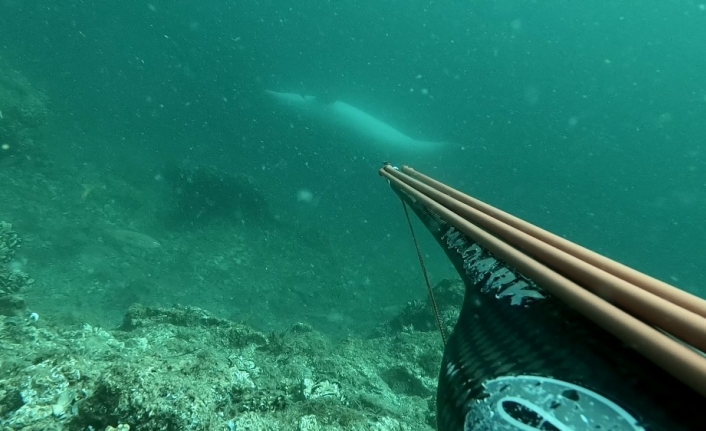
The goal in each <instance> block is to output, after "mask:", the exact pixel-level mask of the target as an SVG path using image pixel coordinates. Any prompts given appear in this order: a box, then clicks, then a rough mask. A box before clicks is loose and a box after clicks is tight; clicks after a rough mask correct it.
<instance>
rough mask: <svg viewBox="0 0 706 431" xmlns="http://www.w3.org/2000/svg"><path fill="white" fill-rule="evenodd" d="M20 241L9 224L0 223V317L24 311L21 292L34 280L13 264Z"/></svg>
mask: <svg viewBox="0 0 706 431" xmlns="http://www.w3.org/2000/svg"><path fill="white" fill-rule="evenodd" d="M21 245H22V240H21V239H20V237H19V236H18V235H17V233H16V232H15V231H14V230H13V229H12V225H11V224H10V223H6V222H4V221H0V315H3V316H16V315H19V314H21V313H22V312H24V311H25V309H26V306H25V301H24V297H23V296H22V294H21V293H22V292H23V291H25V290H26V289H27V288H28V287H29V286H30V285H31V284H32V283H34V280H33V279H32V278H30V276H29V275H27V274H25V273H24V272H23V271H22V269H21V267H20V266H19V265H17V264H16V262H15V260H14V259H15V253H16V252H17V250H18V249H19V248H20V246H21Z"/></svg>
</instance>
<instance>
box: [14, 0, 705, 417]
mask: <svg viewBox="0 0 706 431" xmlns="http://www.w3.org/2000/svg"><path fill="white" fill-rule="evenodd" d="M704 41H706V3H703V2H700V1H698V0H697V1H690V0H683V1H673V2H664V1H655V0H644V1H641V2H615V1H609V0H595V1H590V2H576V1H566V0H563V1H554V2H539V1H509V0H473V1H471V0H467V1H462V0H455V1H450V0H449V1H435V0H407V1H400V0H375V1H372V0H363V1H361V0H356V1H353V0H338V1H330V0H319V1H299V2H295V1H288V0H250V1H234V0H203V1H198V2H197V1H185V0H175V1H169V2H166V1H161V0H159V1H136V0H125V1H121V2H100V1H90V0H63V1H61V2H59V1H55V0H35V1H32V2H25V1H21V0H0V430H32V431H44V430H47V431H48V430H94V431H99V430H100V431H108V430H121V431H127V430H146V431H151V430H205V431H234V430H238V431H242V430H292V431H342V430H354V431H367V430H370V431H431V430H437V429H438V430H440V431H445V430H446V429H448V428H444V427H441V426H438V425H437V424H438V418H437V408H438V406H439V404H438V403H437V387H438V385H439V373H440V367H441V364H442V357H443V356H444V346H445V342H446V338H445V334H449V333H451V332H453V328H454V326H455V325H456V322H457V320H458V319H459V313H460V310H461V308H462V304H463V303H464V292H465V290H466V287H467V285H464V280H462V277H459V273H458V272H457V270H456V268H454V265H452V264H451V263H450V262H449V259H447V256H446V255H445V254H444V252H443V250H442V249H441V248H440V247H439V245H438V244H437V243H436V241H435V238H433V237H432V236H431V235H429V234H428V233H427V232H426V230H427V228H429V229H430V230H431V229H432V228H433V226H432V227H430V225H431V224H433V223H430V222H425V223H422V222H420V221H419V220H418V219H417V218H416V217H414V216H413V214H411V212H410V213H407V210H406V207H405V206H404V205H405V204H404V203H401V202H400V197H398V196H397V195H396V194H395V193H394V192H392V191H391V189H390V186H389V185H388V181H387V180H386V179H383V178H381V177H380V175H379V172H378V171H379V170H380V168H382V167H383V165H384V164H388V163H389V164H392V165H394V166H402V165H409V166H412V167H413V168H415V169H416V170H417V171H419V172H423V173H425V174H427V175H430V176H432V177H434V178H436V179H437V180H439V181H443V182H444V183H446V184H448V185H449V186H451V187H454V188H456V189H459V190H461V191H463V192H464V193H468V194H470V195H471V196H474V197H476V198H478V199H481V200H483V201H485V202H487V203H489V204H491V205H493V206H495V207H497V208H501V209H502V210H504V211H507V212H509V213H511V214H514V215H516V216H518V217H521V218H523V219H525V220H527V221H529V222H531V223H533V224H536V225H538V226H541V227H542V228H544V229H547V230H549V231H551V232H553V233H555V234H557V235H559V236H561V237H563V238H566V239H569V240H571V241H574V242H576V243H578V244H581V245H582V246H585V247H587V248H589V249H591V250H593V251H595V252H598V253H600V254H603V255H605V256H607V257H609V258H611V259H615V260H616V261H619V262H622V263H624V264H625V265H628V266H630V267H633V268H634V269H636V270H638V271H642V272H644V273H646V274H649V275H650V276H652V277H655V278H657V279H659V280H662V281H665V282H667V283H670V284H672V285H674V286H677V287H679V288H680V289H683V290H685V291H687V292H689V293H691V294H693V295H696V296H699V297H701V298H704V297H706V284H705V283H704V278H706V266H705V265H704V257H705V256H706V254H705V253H704V244H706V227H705V226H706V224H705V223H704V220H706V73H705V72H706V44H704ZM406 216H407V217H409V219H408V218H407V217H406ZM408 220H411V222H410V223H408ZM410 228H412V229H413V232H414V237H413V234H412V233H411V231H410ZM415 246H417V247H418V248H417V247H415ZM417 250H419V254H418V251H417ZM420 262H421V265H420ZM425 277H428V281H429V283H430V287H429V289H428V288H427V284H426V281H425ZM428 290H429V291H433V294H434V295H433V297H432V298H435V299H434V300H430V299H429V298H430V297H429V293H428ZM440 329H441V331H440ZM440 332H441V333H440ZM489 342H492V340H490V341H489ZM702 401H703V400H702ZM635 426H636V427H637V425H635ZM460 429H463V428H460ZM465 429H468V430H470V429H478V430H491V429H498V430H501V429H505V428H492V427H490V428H489V427H486V428H483V427H482V426H478V427H476V428H473V427H470V426H469V425H468V422H467V423H466V428H465ZM507 429H510V428H507ZM512 429H538V430H539V429H542V430H562V431H564V430H565V429H566V430H568V429H573V428H562V427H560V426H556V427H554V428H552V426H547V427H544V428H540V427H537V428H512ZM576 429H579V428H576ZM615 429H616V430H623V429H625V430H627V429H628V428H615ZM629 429H631V430H637V429H649V430H651V429H662V428H657V427H655V428H650V427H649V426H647V427H646V428H629ZM665 429H668V428H665ZM674 429H677V428H674ZM678 429H682V428H678Z"/></svg>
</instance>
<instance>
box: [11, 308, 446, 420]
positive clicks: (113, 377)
mask: <svg viewBox="0 0 706 431" xmlns="http://www.w3.org/2000/svg"><path fill="white" fill-rule="evenodd" d="M58 324H59V322H56V323H53V322H50V321H48V320H47V319H44V320H43V321H42V322H40V323H39V324H34V325H32V324H24V325H17V324H10V322H9V321H8V318H5V317H2V316H0V351H2V352H3V358H2V361H0V429H3V430H5V429H7V430H13V429H14V430H20V429H22V430H26V431H35V430H36V431H40V430H54V429H75V430H89V429H92V430H95V431H107V430H116V429H119V430H128V429H135V430H143V431H152V430H154V431H157V430H180V431H191V430H193V431H224V430H253V431H254V430H292V431H344V430H345V431H349V430H352V431H373V430H374V431H432V430H433V427H432V426H431V425H430V423H432V421H433V410H434V408H433V405H434V402H433V393H434V391H435V386H436V374H437V373H438V364H439V362H440V360H441V346H440V344H439V342H438V339H437V337H435V336H434V334H424V333H420V332H417V333H411V332H410V333H405V334H400V335H399V336H396V337H394V338H381V339H376V340H361V339H349V340H346V341H345V342H343V343H341V344H339V345H337V346H333V345H331V344H330V342H329V341H328V340H327V339H326V338H325V337H323V336H322V335H321V334H319V333H317V332H316V331H315V330H314V329H313V328H312V327H310V326H308V325H306V324H296V325H294V326H292V327H291V328H290V329H288V330H286V331H283V332H274V333H271V334H264V333H261V332H258V331H256V330H254V329H252V328H250V327H248V326H247V325H243V324H239V323H235V322H231V321H228V320H225V319H220V318H217V317H215V316H211V315H209V314H208V313H207V312H205V311H203V310H201V309H198V308H194V307H179V306H178V307H174V308H153V307H145V306H139V305H136V306H134V307H132V308H131V309H130V311H129V312H128V313H127V315H126V317H125V321H124V323H123V326H122V329H121V330H105V329H101V328H98V327H94V326H91V325H88V324H84V325H83V327H82V328H80V329H76V328H70V329H68V328H63V329H62V328H58V327H56V326H58ZM28 340H31V342H30V343H28V342H27V341H28Z"/></svg>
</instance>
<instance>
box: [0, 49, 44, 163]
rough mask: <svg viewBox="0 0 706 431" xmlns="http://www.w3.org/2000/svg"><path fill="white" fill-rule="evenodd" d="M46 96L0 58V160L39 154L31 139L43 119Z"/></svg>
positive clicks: (24, 157) (26, 157)
mask: <svg viewBox="0 0 706 431" xmlns="http://www.w3.org/2000/svg"><path fill="white" fill-rule="evenodd" d="M46 103H47V97H46V96H45V95H44V93H42V92H40V91H38V90H37V89H35V88H34V87H32V85H31V84H30V83H29V81H28V80H27V78H25V77H24V76H23V75H22V74H21V73H20V72H18V71H17V70H14V69H13V68H12V67H10V65H9V64H8V63H7V62H5V61H3V59H2V58H0V159H6V158H14V159H15V160H27V159H29V158H33V157H37V156H39V155H41V153H42V151H41V149H40V148H39V146H38V144H37V143H36V142H35V141H34V139H33V137H34V136H35V134H36V133H37V131H38V129H39V128H40V127H41V126H42V125H44V123H45V122H46V118H47V112H48V111H47V105H46Z"/></svg>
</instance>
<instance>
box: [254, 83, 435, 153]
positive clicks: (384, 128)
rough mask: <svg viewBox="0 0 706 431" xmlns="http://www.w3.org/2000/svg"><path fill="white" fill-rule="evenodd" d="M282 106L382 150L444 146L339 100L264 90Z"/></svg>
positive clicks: (420, 150)
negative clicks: (403, 130) (405, 132)
mask: <svg viewBox="0 0 706 431" xmlns="http://www.w3.org/2000/svg"><path fill="white" fill-rule="evenodd" d="M265 92H266V93H267V94H268V95H270V96H272V97H273V98H274V99H276V100H277V101H279V102H281V103H282V104H284V105H286V106H288V107H290V108H292V109H294V110H296V111H297V112H301V113H302V114H304V115H307V116H309V117H312V118H315V119H316V120H318V121H319V122H321V123H324V124H327V125H330V126H334V127H335V128H337V129H340V130H343V131H345V132H348V133H350V134H352V135H354V136H355V137H356V138H358V139H360V140H363V141H366V142H370V143H372V144H374V145H376V146H378V147H383V148H382V149H384V150H407V151H412V152H422V151H428V150H434V149H438V148H441V147H442V146H443V144H444V143H443V142H435V141H425V140H420V139H414V138H411V137H409V136H407V135H406V134H404V133H402V132H400V131H399V130H397V129H396V128H394V127H392V126H391V125H389V124H387V123H385V122H384V121H382V120H379V119H378V118H375V117H374V116H372V115H370V114H368V113H367V112H365V111H363V110H361V109H359V108H356V107H355V106H353V105H350V104H348V103H346V102H343V101H340V100H335V99H334V100H332V101H323V100H320V99H319V98H317V97H316V96H310V95H303V94H297V93H281V92H278V91H271V90H265Z"/></svg>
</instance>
